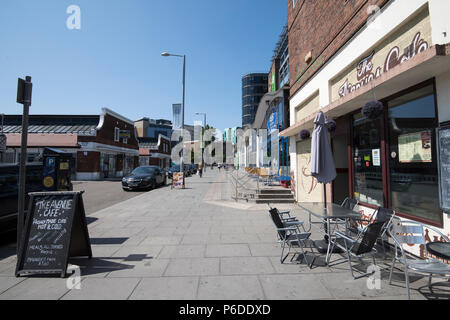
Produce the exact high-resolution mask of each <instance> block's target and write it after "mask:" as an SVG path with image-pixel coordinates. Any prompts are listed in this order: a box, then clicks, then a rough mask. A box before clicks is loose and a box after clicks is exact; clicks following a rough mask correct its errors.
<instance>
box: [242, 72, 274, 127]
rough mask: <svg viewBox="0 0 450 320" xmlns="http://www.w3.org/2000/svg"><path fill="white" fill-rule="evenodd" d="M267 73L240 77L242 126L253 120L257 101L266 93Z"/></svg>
mask: <svg viewBox="0 0 450 320" xmlns="http://www.w3.org/2000/svg"><path fill="white" fill-rule="evenodd" d="M267 77H268V74H267V73H249V74H247V75H245V76H243V77H242V126H243V127H244V126H245V125H250V124H252V123H253V121H254V120H255V115H256V111H257V110H258V105H259V101H260V100H261V98H262V97H263V96H264V94H266V93H267V89H268V82H267Z"/></svg>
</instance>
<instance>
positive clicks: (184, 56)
mask: <svg viewBox="0 0 450 320" xmlns="http://www.w3.org/2000/svg"><path fill="white" fill-rule="evenodd" d="M161 55H162V56H163V57H180V58H183V101H182V105H181V132H182V134H183V132H184V91H185V80H186V55H179V54H171V53H168V52H163V53H161ZM183 136H184V134H183ZM183 144H184V141H183ZM183 150H184V145H183ZM183 158H184V153H182V156H181V161H180V162H181V165H180V173H181V172H183V188H184V186H185V183H184V181H185V178H186V177H185V176H184V170H183V169H184V164H183Z"/></svg>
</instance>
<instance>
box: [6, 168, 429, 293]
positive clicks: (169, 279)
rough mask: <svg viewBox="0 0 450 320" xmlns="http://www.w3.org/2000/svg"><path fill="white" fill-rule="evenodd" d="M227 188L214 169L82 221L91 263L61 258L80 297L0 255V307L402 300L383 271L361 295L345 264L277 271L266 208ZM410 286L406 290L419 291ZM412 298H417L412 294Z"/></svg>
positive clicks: (421, 282)
mask: <svg viewBox="0 0 450 320" xmlns="http://www.w3.org/2000/svg"><path fill="white" fill-rule="evenodd" d="M227 183H228V182H227V179H226V176H225V173H224V171H223V170H222V172H220V173H219V172H218V170H216V169H215V170H213V171H211V170H208V171H207V172H206V174H205V175H204V176H203V178H199V177H198V176H193V177H191V178H188V179H187V180H186V189H185V190H180V189H177V190H171V189H170V187H166V188H161V189H157V190H153V191H150V192H147V193H145V194H142V195H139V196H137V197H135V198H133V199H130V200H127V201H124V202H122V203H119V204H116V205H114V206H111V207H109V208H107V209H103V210H101V211H98V212H96V213H93V214H92V215H90V216H89V217H88V220H89V222H90V224H89V233H90V237H91V241H92V249H93V254H94V258H93V259H92V260H89V259H71V263H72V264H74V265H78V266H80V267H81V279H82V281H81V289H72V290H69V289H68V288H67V286H66V283H67V279H60V278H53V277H44V278H42V277H28V278H26V277H21V278H16V277H14V268H15V264H16V257H15V248H14V246H9V247H3V248H0V299H64V300H65V299H288V300H292V299H405V298H406V290H405V288H404V282H402V281H398V280H401V279H402V276H401V275H402V273H401V272H399V271H396V280H397V281H396V282H395V283H394V284H395V285H389V284H388V283H387V281H386V278H387V274H386V271H385V270H383V271H382V274H381V275H382V281H381V288H380V289H379V290H370V289H368V287H367V278H362V279H359V280H353V278H352V277H351V276H350V272H349V270H348V265H347V264H345V263H343V264H339V265H337V266H334V267H331V268H329V267H316V268H314V269H312V270H310V269H309V268H308V267H307V266H305V265H299V264H291V263H286V264H283V265H282V264H280V260H279V258H280V257H279V255H280V246H279V244H278V243H277V241H276V235H275V230H274V226H273V224H272V222H271V220H270V218H269V217H268V214H267V210H266V209H267V206H264V205H258V206H252V207H248V206H247V205H246V204H236V203H233V202H232V201H228V200H227V199H224V198H226V194H227V192H229V189H228V186H227ZM227 190H228V191H227ZM295 214H296V215H297V216H298V217H300V218H301V219H307V217H306V215H305V214H304V213H302V212H300V211H297V212H296V213H295ZM314 237H315V238H320V235H319V234H315V235H314ZM337 258H340V256H339V255H334V256H333V260H335V259H337ZM380 265H381V267H383V268H386V265H384V264H383V263H381V264H380ZM413 280H416V281H413V282H412V284H411V286H412V288H414V289H418V288H420V287H424V286H425V284H426V280H425V279H413ZM423 290H424V292H425V293H424V292H422V293H424V294H425V295H426V294H427V293H428V292H429V290H428V288H427V287H425V289H423ZM412 297H413V299H425V296H424V295H422V294H421V293H419V292H418V291H417V290H412Z"/></svg>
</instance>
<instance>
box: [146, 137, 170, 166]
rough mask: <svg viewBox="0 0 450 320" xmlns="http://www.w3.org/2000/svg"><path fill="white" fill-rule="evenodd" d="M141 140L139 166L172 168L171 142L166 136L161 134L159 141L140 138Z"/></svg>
mask: <svg viewBox="0 0 450 320" xmlns="http://www.w3.org/2000/svg"><path fill="white" fill-rule="evenodd" d="M138 140H139V165H140V166H148V165H150V166H159V167H160V168H168V167H170V158H171V152H172V149H171V146H170V145H171V141H170V139H169V138H168V137H166V136H165V135H162V134H159V136H158V138H157V139H154V138H138Z"/></svg>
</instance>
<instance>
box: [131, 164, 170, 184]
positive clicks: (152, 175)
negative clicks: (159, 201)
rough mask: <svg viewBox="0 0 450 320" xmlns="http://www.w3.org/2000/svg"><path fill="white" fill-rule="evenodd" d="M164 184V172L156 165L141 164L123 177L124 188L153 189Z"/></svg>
mask: <svg viewBox="0 0 450 320" xmlns="http://www.w3.org/2000/svg"><path fill="white" fill-rule="evenodd" d="M165 184H166V174H165V173H164V172H163V171H162V170H161V169H160V168H159V167H157V166H142V167H137V168H136V169H134V170H133V171H132V172H131V173H130V174H129V175H127V176H125V177H123V179H122V188H123V189H124V190H135V189H155V188H156V187H158V186H162V185H165Z"/></svg>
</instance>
